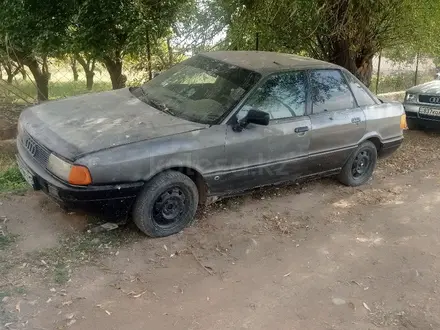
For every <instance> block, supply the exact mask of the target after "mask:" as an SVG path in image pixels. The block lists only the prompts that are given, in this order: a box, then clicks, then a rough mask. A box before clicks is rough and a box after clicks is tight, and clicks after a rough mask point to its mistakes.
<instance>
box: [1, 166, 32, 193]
mask: <svg viewBox="0 0 440 330" xmlns="http://www.w3.org/2000/svg"><path fill="white" fill-rule="evenodd" d="M27 187H28V184H27V182H26V181H24V179H23V177H22V176H21V173H20V171H19V169H18V167H17V166H11V167H9V168H8V169H7V170H5V171H2V172H0V193H5V192H20V191H23V190H26V189H27Z"/></svg>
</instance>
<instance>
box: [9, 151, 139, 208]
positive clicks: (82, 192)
mask: <svg viewBox="0 0 440 330" xmlns="http://www.w3.org/2000/svg"><path fill="white" fill-rule="evenodd" d="M17 149H18V155H17V161H18V163H19V166H20V167H24V168H25V171H26V172H28V173H29V174H30V175H31V178H30V180H32V183H33V188H34V189H35V190H42V191H43V192H44V193H46V194H47V195H49V196H50V197H51V198H53V199H54V200H56V201H57V202H59V203H61V204H63V205H65V206H67V207H69V208H78V209H83V210H88V211H97V212H99V213H104V214H106V215H107V214H108V215H116V216H119V215H122V214H123V213H125V214H126V213H127V211H128V210H129V209H130V208H131V206H132V204H133V202H134V200H135V199H136V196H137V195H138V193H139V192H140V190H141V189H142V187H143V185H144V183H143V182H134V183H122V184H111V185H95V186H94V185H90V186H86V187H79V186H72V185H70V184H67V183H64V182H62V181H60V180H59V179H58V178H56V177H54V176H52V175H51V174H50V173H48V172H47V171H46V170H45V169H43V168H42V167H41V166H40V165H39V164H38V163H37V162H36V161H35V160H34V159H33V158H32V157H31V156H30V155H29V154H28V152H27V151H26V150H25V149H24V148H23V146H22V145H21V143H20V142H18V143H17Z"/></svg>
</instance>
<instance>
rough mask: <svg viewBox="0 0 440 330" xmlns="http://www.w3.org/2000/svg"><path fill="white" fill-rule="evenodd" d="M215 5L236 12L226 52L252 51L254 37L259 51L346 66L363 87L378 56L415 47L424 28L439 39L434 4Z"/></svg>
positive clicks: (242, 1)
mask: <svg viewBox="0 0 440 330" xmlns="http://www.w3.org/2000/svg"><path fill="white" fill-rule="evenodd" d="M219 1H223V2H225V1H226V2H227V3H228V4H229V7H228V8H230V9H231V8H235V10H233V11H232V12H231V16H230V17H231V23H230V27H229V33H228V41H229V48H231V49H254V48H255V36H256V33H257V32H258V33H259V36H260V49H261V50H270V51H283V52H292V53H299V52H301V51H305V52H306V54H308V55H309V56H312V57H315V58H319V59H323V60H326V61H330V62H333V63H336V64H339V65H342V66H344V67H346V68H347V69H348V70H350V71H351V72H353V73H355V74H357V75H358V77H359V78H361V79H362V80H363V81H364V82H366V83H369V79H370V77H371V69H372V65H371V61H372V58H373V56H374V54H376V53H377V52H378V51H380V50H382V49H385V48H391V47H394V46H396V45H399V44H401V43H407V42H415V41H416V40H419V39H421V38H423V31H422V30H426V29H428V27H429V28H432V29H433V31H434V33H432V35H436V36H437V35H438V33H437V31H438V27H437V26H438V23H437V22H438V19H437V18H438V17H439V16H438V15H437V16H436V14H435V13H437V12H438V11H439V9H438V8H436V9H435V10H434V12H435V13H433V11H432V10H433V9H432V5H433V4H434V3H435V1H434V0H416V1H414V0H295V1H291V0H280V1H277V2H274V1H271V0H219ZM437 7H440V6H438V4H437ZM433 25H436V26H435V27H434V26H433ZM425 33H426V32H425ZM429 34H431V32H429Z"/></svg>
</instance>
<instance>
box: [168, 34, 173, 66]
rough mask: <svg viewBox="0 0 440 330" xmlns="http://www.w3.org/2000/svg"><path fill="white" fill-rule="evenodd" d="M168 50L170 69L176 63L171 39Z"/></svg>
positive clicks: (169, 39)
mask: <svg viewBox="0 0 440 330" xmlns="http://www.w3.org/2000/svg"><path fill="white" fill-rule="evenodd" d="M167 49H168V63H169V64H168V65H169V66H168V68H170V67H171V66H172V65H173V62H174V56H173V55H174V54H173V47H172V46H171V38H167ZM168 68H167V69H168Z"/></svg>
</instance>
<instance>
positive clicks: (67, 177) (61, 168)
mask: <svg viewBox="0 0 440 330" xmlns="http://www.w3.org/2000/svg"><path fill="white" fill-rule="evenodd" d="M47 169H48V170H49V171H50V172H52V173H53V174H54V175H56V176H57V177H59V178H60V179H62V180H64V181H67V182H69V183H70V184H74V185H81V186H86V185H89V184H91V183H92V177H91V175H90V172H89V170H88V168H87V167H85V166H80V165H73V164H70V163H68V162H66V161H64V160H62V159H61V158H59V157H57V156H55V155H54V154H50V156H49V160H48V162H47Z"/></svg>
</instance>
